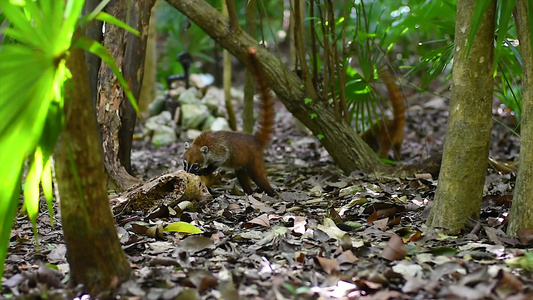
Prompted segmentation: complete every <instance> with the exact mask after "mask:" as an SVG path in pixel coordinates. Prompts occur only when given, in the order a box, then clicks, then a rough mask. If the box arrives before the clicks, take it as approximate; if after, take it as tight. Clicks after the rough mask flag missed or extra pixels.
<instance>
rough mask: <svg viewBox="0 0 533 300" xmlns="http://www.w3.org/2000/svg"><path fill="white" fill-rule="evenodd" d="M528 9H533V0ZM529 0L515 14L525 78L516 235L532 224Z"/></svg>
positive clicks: (510, 230)
mask: <svg viewBox="0 0 533 300" xmlns="http://www.w3.org/2000/svg"><path fill="white" fill-rule="evenodd" d="M529 9H533V7H532V4H531V1H530V2H529ZM527 13H528V10H527V1H526V0H518V1H517V2H516V9H515V11H514V17H515V22H516V28H517V32H518V39H519V40H520V53H521V54H522V63H523V70H524V78H523V81H522V86H523V90H522V108H523V110H522V111H523V113H522V116H521V121H522V125H521V130H520V142H521V144H520V164H519V165H520V166H519V168H518V175H517V178H516V186H515V190H514V197H513V204H512V206H511V212H510V214H509V227H507V234H509V235H510V236H516V231H517V230H520V229H526V228H533V49H532V46H531V42H532V39H531V32H530V30H529V28H530V27H529V24H530V23H529V22H531V21H532V20H528V15H527Z"/></svg>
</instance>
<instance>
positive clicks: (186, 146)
mask: <svg viewBox="0 0 533 300" xmlns="http://www.w3.org/2000/svg"><path fill="white" fill-rule="evenodd" d="M183 146H185V150H187V149H189V147H190V146H191V145H190V144H189V142H185V144H183Z"/></svg>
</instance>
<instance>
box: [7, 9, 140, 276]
mask: <svg viewBox="0 0 533 300" xmlns="http://www.w3.org/2000/svg"><path fill="white" fill-rule="evenodd" d="M108 2H109V0H104V1H102V3H101V5H99V6H98V7H97V9H95V11H93V12H92V13H91V14H89V15H88V16H85V17H83V18H80V14H81V11H82V7H83V5H84V1H79V0H66V1H48V0H42V1H14V0H10V1H9V0H5V1H4V0H2V1H0V11H2V15H1V17H0V19H2V20H4V19H5V20H7V21H8V22H9V26H8V27H5V28H4V29H3V33H5V35H6V40H5V41H4V44H2V46H1V47H0V61H2V63H1V64H0V82H2V84H0V107H2V109H1V110H0V120H2V121H1V123H0V141H1V142H0V153H2V155H1V156H0V165H2V172H1V173H0V182H1V183H0V184H1V197H2V198H1V200H0V219H1V220H2V222H1V223H0V277H1V276H2V274H3V266H4V264H3V262H4V260H5V256H6V251H7V247H8V242H9V234H10V231H11V227H12V224H13V219H14V216H15V212H16V209H17V206H18V202H19V201H18V200H19V195H20V190H21V184H20V180H21V177H22V171H23V164H24V162H25V161H27V160H28V159H29V169H28V173H27V176H26V181H25V183H24V209H25V210H26V212H27V213H28V216H29V218H30V219H31V220H32V222H33V224H34V228H35V221H36V217H37V214H38V208H39V198H40V190H39V184H40V185H41V187H42V191H43V193H44V195H45V198H46V201H47V203H48V207H49V210H50V211H51V207H52V174H51V159H50V155H51V154H52V152H53V150H54V148H55V144H56V142H57V140H58V137H59V134H60V132H61V129H62V128H63V125H64V109H65V107H64V106H65V100H64V99H65V86H66V85H67V84H68V80H69V79H70V78H71V74H70V71H69V69H68V68H67V67H66V62H67V60H68V58H69V54H70V50H71V49H72V47H76V48H82V49H85V50H87V51H90V52H92V53H94V54H96V55H99V56H100V57H101V58H102V59H103V60H104V61H106V62H107V63H108V64H110V66H111V68H112V69H113V70H114V72H115V75H116V76H117V78H118V79H119V81H120V82H121V83H122V84H123V87H124V90H125V93H126V95H128V97H129V98H130V100H132V102H133V103H132V104H134V107H136V105H135V100H134V99H133V95H132V94H131V91H130V90H129V87H128V86H127V84H126V81H125V79H124V77H123V76H122V75H121V74H120V72H119V70H118V67H117V66H116V63H115V62H114V61H113V59H112V58H111V56H110V54H109V52H108V51H107V50H105V49H104V48H103V47H102V45H100V44H99V43H97V42H95V41H92V40H90V39H87V38H84V37H82V36H81V32H82V30H81V29H82V28H83V26H84V25H86V24H87V22H91V21H92V20H93V19H100V20H105V21H106V22H109V23H113V24H115V25H118V26H122V27H127V25H126V24H124V23H123V22H121V21H119V20H116V19H114V18H113V17H112V16H110V15H108V14H105V13H101V12H100V10H101V9H102V8H103V7H104V6H105V5H106V4H107V3H108ZM134 33H135V32H134ZM136 34H138V32H136ZM74 88H76V87H74ZM137 110H138V109H137Z"/></svg>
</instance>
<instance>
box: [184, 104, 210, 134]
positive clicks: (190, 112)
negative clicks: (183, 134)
mask: <svg viewBox="0 0 533 300" xmlns="http://www.w3.org/2000/svg"><path fill="white" fill-rule="evenodd" d="M210 115H211V114H210V113H209V109H207V106H205V105H204V104H182V105H181V126H182V128H183V130H187V129H197V128H199V126H200V124H202V122H204V121H205V119H207V117H209V116H210Z"/></svg>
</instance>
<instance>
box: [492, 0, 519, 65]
mask: <svg viewBox="0 0 533 300" xmlns="http://www.w3.org/2000/svg"><path fill="white" fill-rule="evenodd" d="M515 4H516V0H506V1H498V7H499V8H500V12H499V16H500V17H499V19H498V20H499V22H498V28H497V32H498V37H497V39H496V49H495V52H494V53H495V56H494V63H497V62H498V61H499V58H500V56H501V48H502V46H503V40H504V38H505V37H506V36H507V30H508V28H509V22H510V21H511V20H512V15H513V9H514V7H515ZM511 24H512V23H511Z"/></svg>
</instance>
